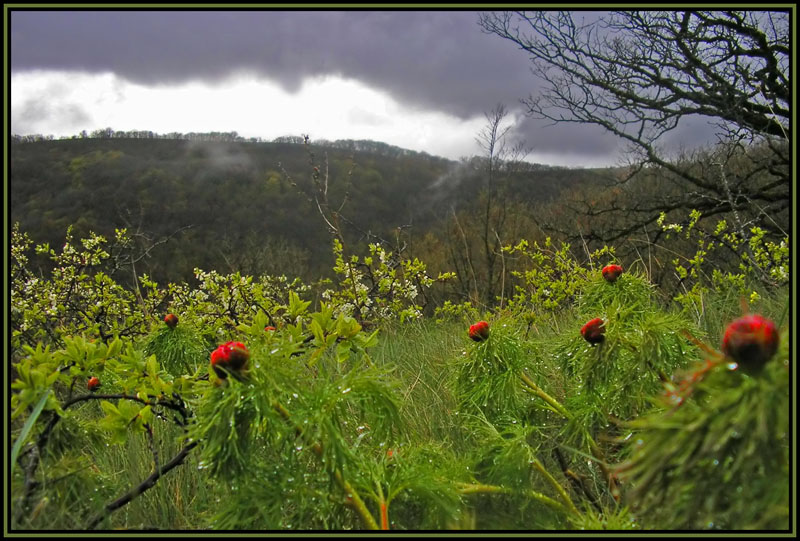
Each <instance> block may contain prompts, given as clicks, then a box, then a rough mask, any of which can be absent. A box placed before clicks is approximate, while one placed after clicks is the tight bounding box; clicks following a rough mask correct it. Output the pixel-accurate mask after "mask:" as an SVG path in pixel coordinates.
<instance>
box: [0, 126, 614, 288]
mask: <svg viewBox="0 0 800 541" xmlns="http://www.w3.org/2000/svg"><path fill="white" fill-rule="evenodd" d="M141 133H144V136H140V135H141ZM85 135H86V134H84V137H76V138H73V139H61V140H54V139H49V138H44V137H41V136H39V137H19V136H16V137H14V138H13V139H12V142H11V145H10V150H11V152H10V190H9V191H10V202H11V206H10V215H11V220H12V222H17V221H18V222H19V223H20V226H21V229H22V231H24V232H27V233H28V234H29V235H31V237H32V238H33V239H34V240H35V241H36V242H40V243H41V242H48V243H50V244H51V245H52V246H54V247H55V246H58V245H59V243H62V242H63V239H64V234H65V233H66V229H67V227H68V226H69V225H71V224H72V225H74V236H75V238H76V239H77V238H81V237H82V236H85V235H86V234H87V233H88V232H89V231H94V232H96V233H99V234H102V235H105V236H106V237H107V238H112V237H113V235H114V230H115V229H116V228H123V227H125V228H127V229H128V231H129V232H130V233H133V234H134V239H135V241H136V242H137V244H138V247H139V250H140V251H141V252H142V253H143V254H145V252H146V255H144V257H142V259H141V262H140V265H141V272H146V273H148V274H149V275H150V276H151V277H152V278H154V279H156V280H157V281H180V280H188V279H190V278H191V276H192V274H193V269H194V268H196V267H200V268H202V269H204V270H212V269H213V270H219V271H220V272H233V271H237V270H238V271H241V272H243V273H247V274H261V273H270V274H286V275H288V276H290V277H295V276H296V277H301V278H303V279H310V278H317V277H319V276H321V275H324V274H325V273H326V271H327V269H329V268H330V263H331V260H330V234H329V232H328V230H327V226H326V224H325V223H324V221H323V219H322V218H321V215H320V214H319V212H318V209H317V201H315V199H314V193H315V190H320V189H323V188H325V186H327V188H326V190H327V191H326V197H327V202H328V203H329V205H330V207H331V208H332V209H333V210H335V211H336V212H337V213H338V214H339V215H341V216H342V217H343V224H344V225H343V229H344V233H345V234H346V236H347V238H348V239H349V240H350V241H351V243H352V244H353V245H354V246H361V245H366V244H367V243H368V242H374V241H375V240H376V239H377V238H384V237H392V236H393V235H396V233H397V231H398V228H401V230H402V231H403V234H405V235H410V236H412V237H418V238H421V237H422V236H424V235H425V234H426V233H429V232H431V231H434V230H436V229H437V228H439V227H441V226H442V222H443V220H444V219H446V217H447V215H448V213H449V212H452V211H453V210H459V211H463V210H464V209H469V208H470V206H471V205H474V204H475V203H476V201H477V200H478V198H479V196H480V194H481V193H482V191H483V190H485V189H486V188H487V179H486V174H485V159H483V158H480V157H473V158H465V159H462V160H460V161H452V160H447V159H444V158H440V157H435V156H431V155H428V154H426V153H420V152H414V151H409V150H405V149H401V148H398V147H394V146H391V145H387V144H385V143H380V142H375V141H353V140H342V141H335V142H329V141H312V142H311V143H310V144H304V143H305V141H304V139H303V138H302V137H291V136H290V137H283V138H278V139H276V140H274V141H272V142H263V141H260V140H244V139H242V138H240V137H237V136H236V135H235V133H234V134H233V135H230V134H188V135H186V136H181V137H177V136H175V137H168V136H167V137H164V138H156V137H153V134H152V133H151V132H136V133H135V134H127V133H125V132H122V133H114V132H113V131H104V132H103V133H101V134H92V135H93V136H91V137H86V136H85ZM148 135H149V136H148ZM314 167H317V170H316V171H315V169H314ZM599 177H600V172H597V171H593V170H583V169H575V170H573V169H566V168H563V167H549V166H545V165H539V164H528V163H522V164H518V165H517V166H516V167H515V168H514V170H513V173H509V174H508V175H505V176H503V178H502V179H500V178H498V179H496V182H498V183H502V185H503V188H504V189H505V190H507V192H508V193H509V194H511V197H512V199H513V200H514V201H518V202H520V203H523V204H533V203H537V202H544V201H547V200H552V199H553V198H555V197H557V196H558V194H559V193H561V191H562V190H564V189H565V188H568V187H570V186H573V185H575V184H576V183H580V182H584V181H592V180H597V179H598V178H599ZM326 179H327V183H325V180H326ZM149 248H150V249H149ZM148 249H149V250H148Z"/></svg>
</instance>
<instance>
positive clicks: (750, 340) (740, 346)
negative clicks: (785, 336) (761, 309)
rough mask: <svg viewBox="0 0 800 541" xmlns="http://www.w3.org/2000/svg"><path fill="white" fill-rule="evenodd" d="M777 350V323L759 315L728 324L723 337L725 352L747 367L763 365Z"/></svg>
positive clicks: (745, 317)
mask: <svg viewBox="0 0 800 541" xmlns="http://www.w3.org/2000/svg"><path fill="white" fill-rule="evenodd" d="M777 350H778V332H777V330H776V329H775V324H774V323H773V322H772V321H770V320H768V319H766V318H764V317H761V316H759V315H749V316H744V317H741V318H739V319H737V320H736V321H734V322H733V323H731V324H730V325H728V328H727V329H726V330H725V336H724V337H723V338H722V351H723V353H725V355H727V356H728V357H730V358H732V359H733V360H735V361H736V362H737V363H739V365H741V366H743V367H746V368H757V367H760V366H762V365H763V364H764V363H766V362H767V361H768V360H770V358H772V356H773V355H775V352H776V351H777Z"/></svg>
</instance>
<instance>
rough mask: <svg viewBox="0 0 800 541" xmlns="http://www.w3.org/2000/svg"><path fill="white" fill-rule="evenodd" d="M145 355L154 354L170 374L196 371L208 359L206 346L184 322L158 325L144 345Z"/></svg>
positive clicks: (178, 374) (179, 374)
mask: <svg viewBox="0 0 800 541" xmlns="http://www.w3.org/2000/svg"><path fill="white" fill-rule="evenodd" d="M144 353H145V355H155V356H156V358H157V359H158V362H159V363H160V364H161V366H163V367H164V369H165V370H166V371H167V372H169V373H170V374H171V375H172V376H182V375H186V374H193V373H195V372H197V370H198V369H199V368H200V366H201V365H202V364H205V363H206V362H207V361H208V348H206V347H204V341H203V339H202V338H201V336H200V334H199V333H198V332H197V331H196V330H195V329H194V328H192V327H191V326H189V324H187V323H186V322H182V323H180V324H178V325H177V326H175V327H170V326H168V325H166V324H161V325H159V326H158V328H157V330H156V331H155V332H153V333H152V334H151V336H150V337H149V338H148V340H147V342H146V344H145V346H144Z"/></svg>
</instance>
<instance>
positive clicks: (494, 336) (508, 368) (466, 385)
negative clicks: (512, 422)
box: [453, 319, 530, 422]
mask: <svg viewBox="0 0 800 541" xmlns="http://www.w3.org/2000/svg"><path fill="white" fill-rule="evenodd" d="M512 325H513V322H511V321H509V320H505V321H504V320H502V319H501V320H497V321H494V322H492V323H491V324H490V327H489V338H488V339H487V340H484V341H481V342H477V343H475V344H472V345H471V346H470V347H468V348H467V351H465V352H464V355H463V356H462V357H461V358H456V359H455V360H454V364H455V369H454V374H455V378H456V380H455V382H454V383H453V389H455V394H456V396H457V398H458V404H459V414H460V415H463V416H464V418H466V417H471V416H478V417H486V418H487V419H488V420H489V421H490V422H497V421H500V420H501V419H503V420H506V421H507V420H509V419H516V418H519V417H521V416H524V413H525V407H527V406H528V405H529V403H530V401H529V399H528V398H527V397H526V396H525V394H524V391H523V390H522V387H521V386H520V384H519V375H520V372H521V371H522V369H523V368H524V367H525V364H526V362H525V361H526V359H525V355H524V351H523V349H522V345H521V343H520V341H519V338H518V337H517V336H516V332H515V330H514V328H513V327H512ZM465 335H466V332H465Z"/></svg>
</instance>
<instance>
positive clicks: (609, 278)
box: [603, 265, 622, 283]
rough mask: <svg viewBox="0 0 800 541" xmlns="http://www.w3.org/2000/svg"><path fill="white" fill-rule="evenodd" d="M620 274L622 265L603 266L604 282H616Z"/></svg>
mask: <svg viewBox="0 0 800 541" xmlns="http://www.w3.org/2000/svg"><path fill="white" fill-rule="evenodd" d="M620 274H622V267H621V266H619V265H606V266H605V267H603V278H605V279H606V282H611V283H613V282H616V281H617V278H619V275H620Z"/></svg>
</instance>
